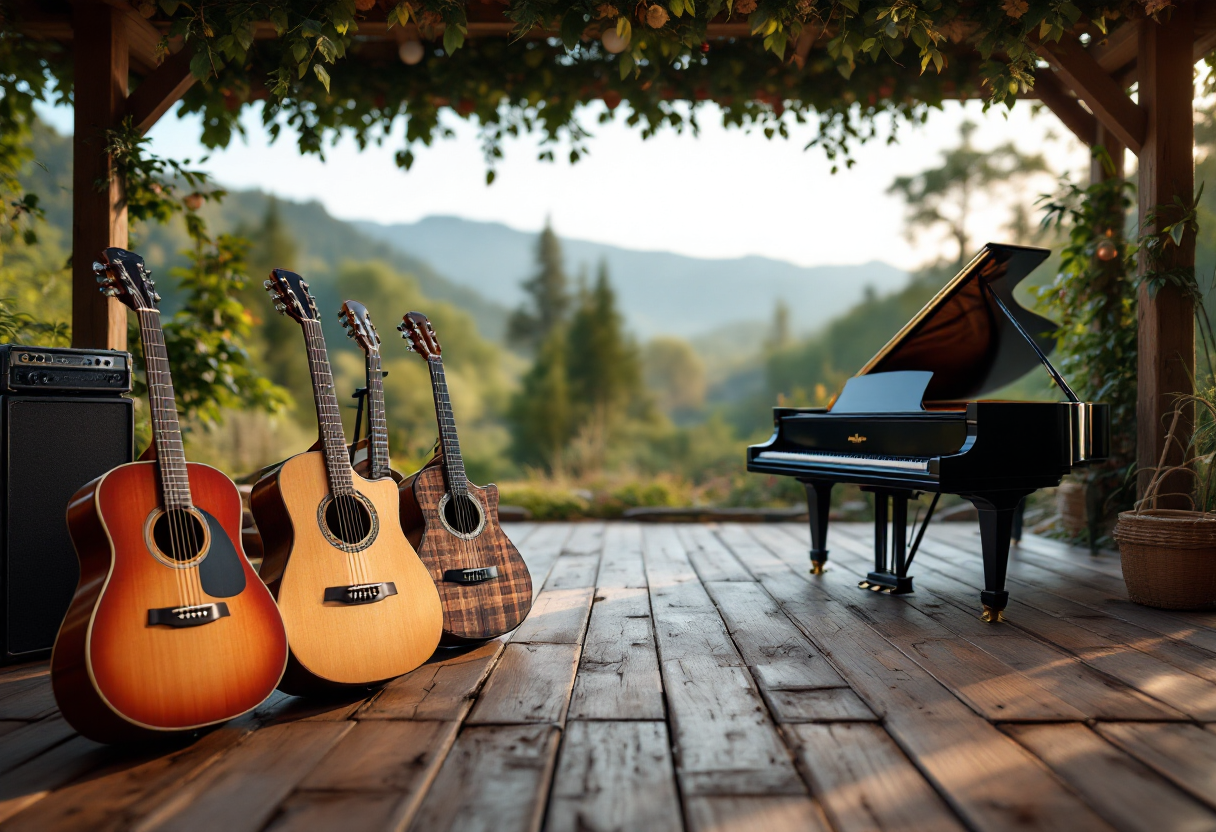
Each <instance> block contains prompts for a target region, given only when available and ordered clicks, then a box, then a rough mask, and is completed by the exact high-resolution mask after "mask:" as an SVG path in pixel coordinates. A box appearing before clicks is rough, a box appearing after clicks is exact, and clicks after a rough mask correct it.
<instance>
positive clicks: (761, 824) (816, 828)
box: [686, 797, 828, 832]
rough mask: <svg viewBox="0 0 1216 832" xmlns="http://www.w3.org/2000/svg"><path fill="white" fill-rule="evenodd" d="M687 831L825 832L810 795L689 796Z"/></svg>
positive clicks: (826, 831)
mask: <svg viewBox="0 0 1216 832" xmlns="http://www.w3.org/2000/svg"><path fill="white" fill-rule="evenodd" d="M686 806H687V809H688V830H689V832H828V825H827V822H826V821H825V820H824V819H823V814H822V813H821V812H820V811H819V808H818V807H817V806H816V805H815V803H814V802H813V801H812V800H811V799H810V798H809V797H692V798H689V799H688V800H687V801H686Z"/></svg>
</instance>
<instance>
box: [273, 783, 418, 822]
mask: <svg viewBox="0 0 1216 832" xmlns="http://www.w3.org/2000/svg"><path fill="white" fill-rule="evenodd" d="M407 808H408V806H407V804H405V803H403V801H402V799H401V796H400V795H396V794H393V793H391V792H296V793H295V794H293V795H291V796H290V797H288V798H287V800H285V801H284V802H283V805H282V806H280V807H279V812H278V814H277V815H275V817H274V820H272V821H271V823H270V825H269V826H267V827H266V832H328V831H329V830H352V832H354V830H364V829H368V830H372V829H376V830H380V829H383V830H390V829H402V828H403V826H402V824H403V823H404V822H405V821H406V820H408V818H405V817H404V816H403V813H404V812H405V811H406V809H407Z"/></svg>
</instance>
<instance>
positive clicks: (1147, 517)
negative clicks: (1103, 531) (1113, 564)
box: [1115, 509, 1216, 610]
mask: <svg viewBox="0 0 1216 832" xmlns="http://www.w3.org/2000/svg"><path fill="white" fill-rule="evenodd" d="M1115 540H1117V541H1119V555H1120V557H1121V558H1122V560H1123V580H1124V582H1125V583H1126V584H1127V595H1128V597H1129V598H1130V599H1131V600H1132V601H1135V602H1136V603H1137V604H1143V605H1145V606H1148V607H1159V608H1161V609H1169V610H1194V609H1207V608H1211V607H1216V514H1211V513H1204V512H1198V511H1171V510H1167V509H1149V510H1142V511H1139V512H1135V511H1125V512H1122V513H1121V514H1120V515H1119V523H1118V525H1116V526H1115Z"/></svg>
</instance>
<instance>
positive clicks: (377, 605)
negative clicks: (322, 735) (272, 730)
mask: <svg viewBox="0 0 1216 832" xmlns="http://www.w3.org/2000/svg"><path fill="white" fill-rule="evenodd" d="M266 288H267V289H268V290H269V291H270V294H271V295H272V296H273V298H274V301H275V308H276V309H278V311H279V312H281V313H283V314H285V315H287V316H289V317H291V318H292V319H294V320H295V321H297V322H298V323H299V324H300V326H301V328H302V329H303V331H304V340H305V344H306V347H307V353H308V364H309V369H310V370H311V373H312V385H313V396H314V399H315V401H316V406H317V421H318V423H319V426H320V446H321V449H320V450H319V451H307V452H305V453H302V454H298V455H296V456H293V457H291V458H290V459H288V460H287V461H286V462H284V463H283V464H282V465H280V466H279V467H278V468H276V469H274V470H273V471H272V472H271V473H269V474H268V475H267V476H265V477H264V478H262V479H261V480H260V481H259V482H258V483H257V485H255V486H254V488H253V493H252V495H251V503H252V508H253V516H254V519H255V520H256V521H257V525H258V529H259V530H260V531H261V536H262V545H263V547H264V549H265V555H264V559H263V560H262V569H261V573H262V578H263V580H265V581H266V583H267V585H268V586H269V587H270V589H271V591H272V592H273V593H274V595H275V598H277V599H278V602H279V609H280V611H281V612H282V614H283V621H284V623H285V624H286V625H287V636H288V640H289V642H290V645H291V657H290V659H289V660H288V664H287V673H286V674H285V675H284V677H283V682H282V684H280V686H279V687H280V689H282V690H283V691H285V692H287V693H311V692H318V691H321V690H325V689H332V688H334V687H338V686H344V685H367V684H373V683H376V682H382V681H384V680H386V679H391V678H392V677H394V676H400V675H401V674H402V673H407V672H409V671H411V670H413V669H414V668H416V667H418V666H419V665H420V664H422V663H423V662H425V661H426V660H427V659H428V658H430V656H431V654H432V653H433V652H434V651H435V647H436V646H438V644H439V637H440V635H441V632H442V626H443V610H442V609H441V608H440V605H439V595H438V593H437V592H436V590H435V584H434V583H433V582H432V581H431V576H430V573H428V572H427V569H426V567H425V566H423V565H422V561H420V560H419V559H418V555H417V554H415V552H414V547H413V546H411V545H410V544H409V541H407V540H406V538H405V534H404V533H403V532H402V530H401V524H400V522H399V520H398V511H399V509H398V497H397V484H396V483H395V482H394V481H393V480H391V479H367V478H365V477H363V476H361V475H359V474H357V473H355V471H354V470H353V469H352V468H351V464H350V456H349V452H348V450H347V447H346V437H345V434H344V432H343V429H342V416H341V412H340V411H339V410H338V399H337V395H336V394H335V392H334V380H333V374H332V373H331V371H330V366H329V357H328V354H327V352H326V349H325V338H324V336H323V335H322V332H321V324H320V322H319V321H318V320H317V309H316V303H315V302H314V300H313V298H312V296H311V295H310V294H309V292H308V284H306V283H305V282H304V281H303V280H302V279H301V278H300V276H299V275H298V274H295V273H293V272H289V271H284V270H282V269H275V270H274V271H273V272H272V273H271V276H270V279H269V280H267V281H266Z"/></svg>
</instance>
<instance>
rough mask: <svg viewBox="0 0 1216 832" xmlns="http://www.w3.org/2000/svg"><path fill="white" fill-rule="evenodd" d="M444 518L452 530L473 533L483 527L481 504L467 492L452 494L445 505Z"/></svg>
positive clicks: (460, 532)
mask: <svg viewBox="0 0 1216 832" xmlns="http://www.w3.org/2000/svg"><path fill="white" fill-rule="evenodd" d="M443 519H444V522H446V523H447V525H448V527H449V528H451V529H452V531H454V532H457V533H459V534H473V533H475V532H477V531H478V530H479V529H480V528H481V524H482V519H481V504H480V503H478V502H477V501H476V500H474V499H473V498H472V497H470V496H468V495H467V494H450V495H448V499H447V500H446V502H445V505H444V506H443Z"/></svg>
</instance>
